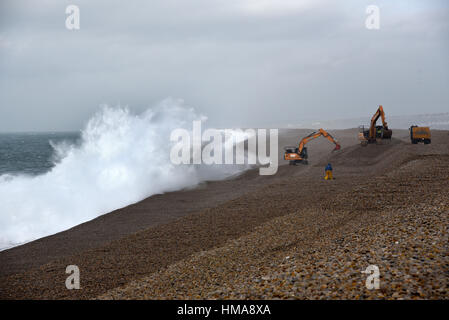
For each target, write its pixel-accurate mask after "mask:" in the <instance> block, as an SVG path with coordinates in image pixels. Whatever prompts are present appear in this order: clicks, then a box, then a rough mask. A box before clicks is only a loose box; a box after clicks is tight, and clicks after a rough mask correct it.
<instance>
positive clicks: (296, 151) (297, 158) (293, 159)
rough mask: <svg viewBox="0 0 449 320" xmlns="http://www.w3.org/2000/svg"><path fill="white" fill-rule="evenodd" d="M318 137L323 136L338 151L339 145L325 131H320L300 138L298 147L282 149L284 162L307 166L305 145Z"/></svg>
mask: <svg viewBox="0 0 449 320" xmlns="http://www.w3.org/2000/svg"><path fill="white" fill-rule="evenodd" d="M320 136H323V137H325V138H327V139H328V140H329V141H330V142H332V143H335V149H334V150H333V151H335V150H340V148H341V147H340V144H339V143H338V141H337V140H336V139H334V137H332V136H331V135H330V134H329V133H328V132H327V131H326V130H324V129H320V130H318V131H314V132H312V133H311V134H309V135H308V136H306V137H304V138H302V140H301V142H299V146H298V147H284V150H285V153H284V160H287V161H289V164H290V165H294V166H295V165H297V164H298V163H302V164H308V163H309V162H308V160H307V158H308V155H307V148H306V147H305V145H306V144H307V143H308V142H309V141H310V140H313V139H316V138H318V137H320Z"/></svg>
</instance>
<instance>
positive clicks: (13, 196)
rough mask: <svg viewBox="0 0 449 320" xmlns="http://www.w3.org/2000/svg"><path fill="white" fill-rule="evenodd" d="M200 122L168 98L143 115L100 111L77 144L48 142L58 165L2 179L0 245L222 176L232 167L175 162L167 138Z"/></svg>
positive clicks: (122, 110)
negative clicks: (172, 159)
mask: <svg viewBox="0 0 449 320" xmlns="http://www.w3.org/2000/svg"><path fill="white" fill-rule="evenodd" d="M194 120H202V121H203V122H204V121H205V118H204V117H202V116H200V115H198V114H196V113H195V111H194V110H193V109H192V108H188V107H186V106H185V105H184V104H183V102H182V101H181V100H173V99H168V100H165V101H163V102H161V103H160V104H159V105H157V106H156V107H155V108H151V109H148V110H147V111H145V112H143V113H142V114H139V115H135V114H132V113H131V112H130V111H129V109H127V108H123V107H116V108H111V107H107V106H105V107H102V109H101V110H100V111H99V112H98V113H97V114H95V115H94V116H93V117H92V118H91V119H90V120H89V122H88V123H87V125H86V126H85V128H84V130H82V132H81V142H80V143H79V144H76V145H75V144H64V143H60V144H53V145H52V146H53V148H54V153H55V159H57V160H56V162H55V166H54V167H53V168H52V170H51V171H49V172H47V173H45V174H42V175H39V176H10V175H2V176H0V248H3V249H4V248H6V247H11V246H14V245H17V244H20V243H24V242H27V241H30V240H34V239H37V238H40V237H43V236H47V235H50V234H54V233H57V232H60V231H63V230H66V229H68V228H71V227H73V226H75V225H77V224H80V223H82V222H85V221H88V220H91V219H93V218H95V217H97V216H99V215H101V214H104V213H107V212H110V211H112V210H115V209H118V208H122V207H124V206H127V205H129V204H132V203H135V202H137V201H140V200H142V199H144V198H146V197H148V196H150V195H153V194H158V193H163V192H168V191H174V190H179V189H182V188H185V187H189V186H194V185H196V184H198V183H200V182H201V181H205V180H217V179H223V178H226V177H228V176H230V175H233V174H236V173H237V172H239V171H241V170H243V168H242V167H241V166H240V167H237V166H214V167H210V166H202V165H195V166H194V165H174V164H172V163H171V162H170V158H169V156H170V149H171V146H172V143H171V142H170V133H171V131H172V130H174V129H176V128H184V129H187V130H191V129H192V128H191V127H192V121H194Z"/></svg>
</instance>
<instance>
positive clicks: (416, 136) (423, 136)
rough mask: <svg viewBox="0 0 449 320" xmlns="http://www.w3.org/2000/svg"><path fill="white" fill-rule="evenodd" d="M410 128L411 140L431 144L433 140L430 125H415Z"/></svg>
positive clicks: (414, 142) (415, 142)
mask: <svg viewBox="0 0 449 320" xmlns="http://www.w3.org/2000/svg"><path fill="white" fill-rule="evenodd" d="M409 130H410V141H411V142H412V143H413V144H417V143H418V142H424V144H429V143H430V142H431V141H432V140H431V135H430V128H429V127H419V126H415V125H413V126H411V127H410V129H409Z"/></svg>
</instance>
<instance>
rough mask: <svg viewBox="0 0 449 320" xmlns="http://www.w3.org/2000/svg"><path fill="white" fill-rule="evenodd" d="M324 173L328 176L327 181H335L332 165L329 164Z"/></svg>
mask: <svg viewBox="0 0 449 320" xmlns="http://www.w3.org/2000/svg"><path fill="white" fill-rule="evenodd" d="M324 171H325V172H326V176H325V177H324V179H325V180H333V179H334V178H333V177H332V165H331V164H330V163H328V164H327V166H326V168H325V169H324Z"/></svg>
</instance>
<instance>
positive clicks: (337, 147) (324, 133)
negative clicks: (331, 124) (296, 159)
mask: <svg viewBox="0 0 449 320" xmlns="http://www.w3.org/2000/svg"><path fill="white" fill-rule="evenodd" d="M320 136H323V137H325V138H326V139H327V140H329V141H330V142H332V143H335V149H334V150H340V144H339V143H338V141H337V140H336V139H334V137H332V136H331V135H330V134H329V133H328V132H327V131H326V130H324V129H320V130H318V131H315V132H312V133H311V134H309V135H308V136H307V137H304V138H303V139H302V140H301V142H300V143H299V147H298V153H299V154H301V152H302V150H303V149H304V146H305V145H306V144H307V143H308V142H309V141H311V140H313V139H316V138H318V137H320Z"/></svg>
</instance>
